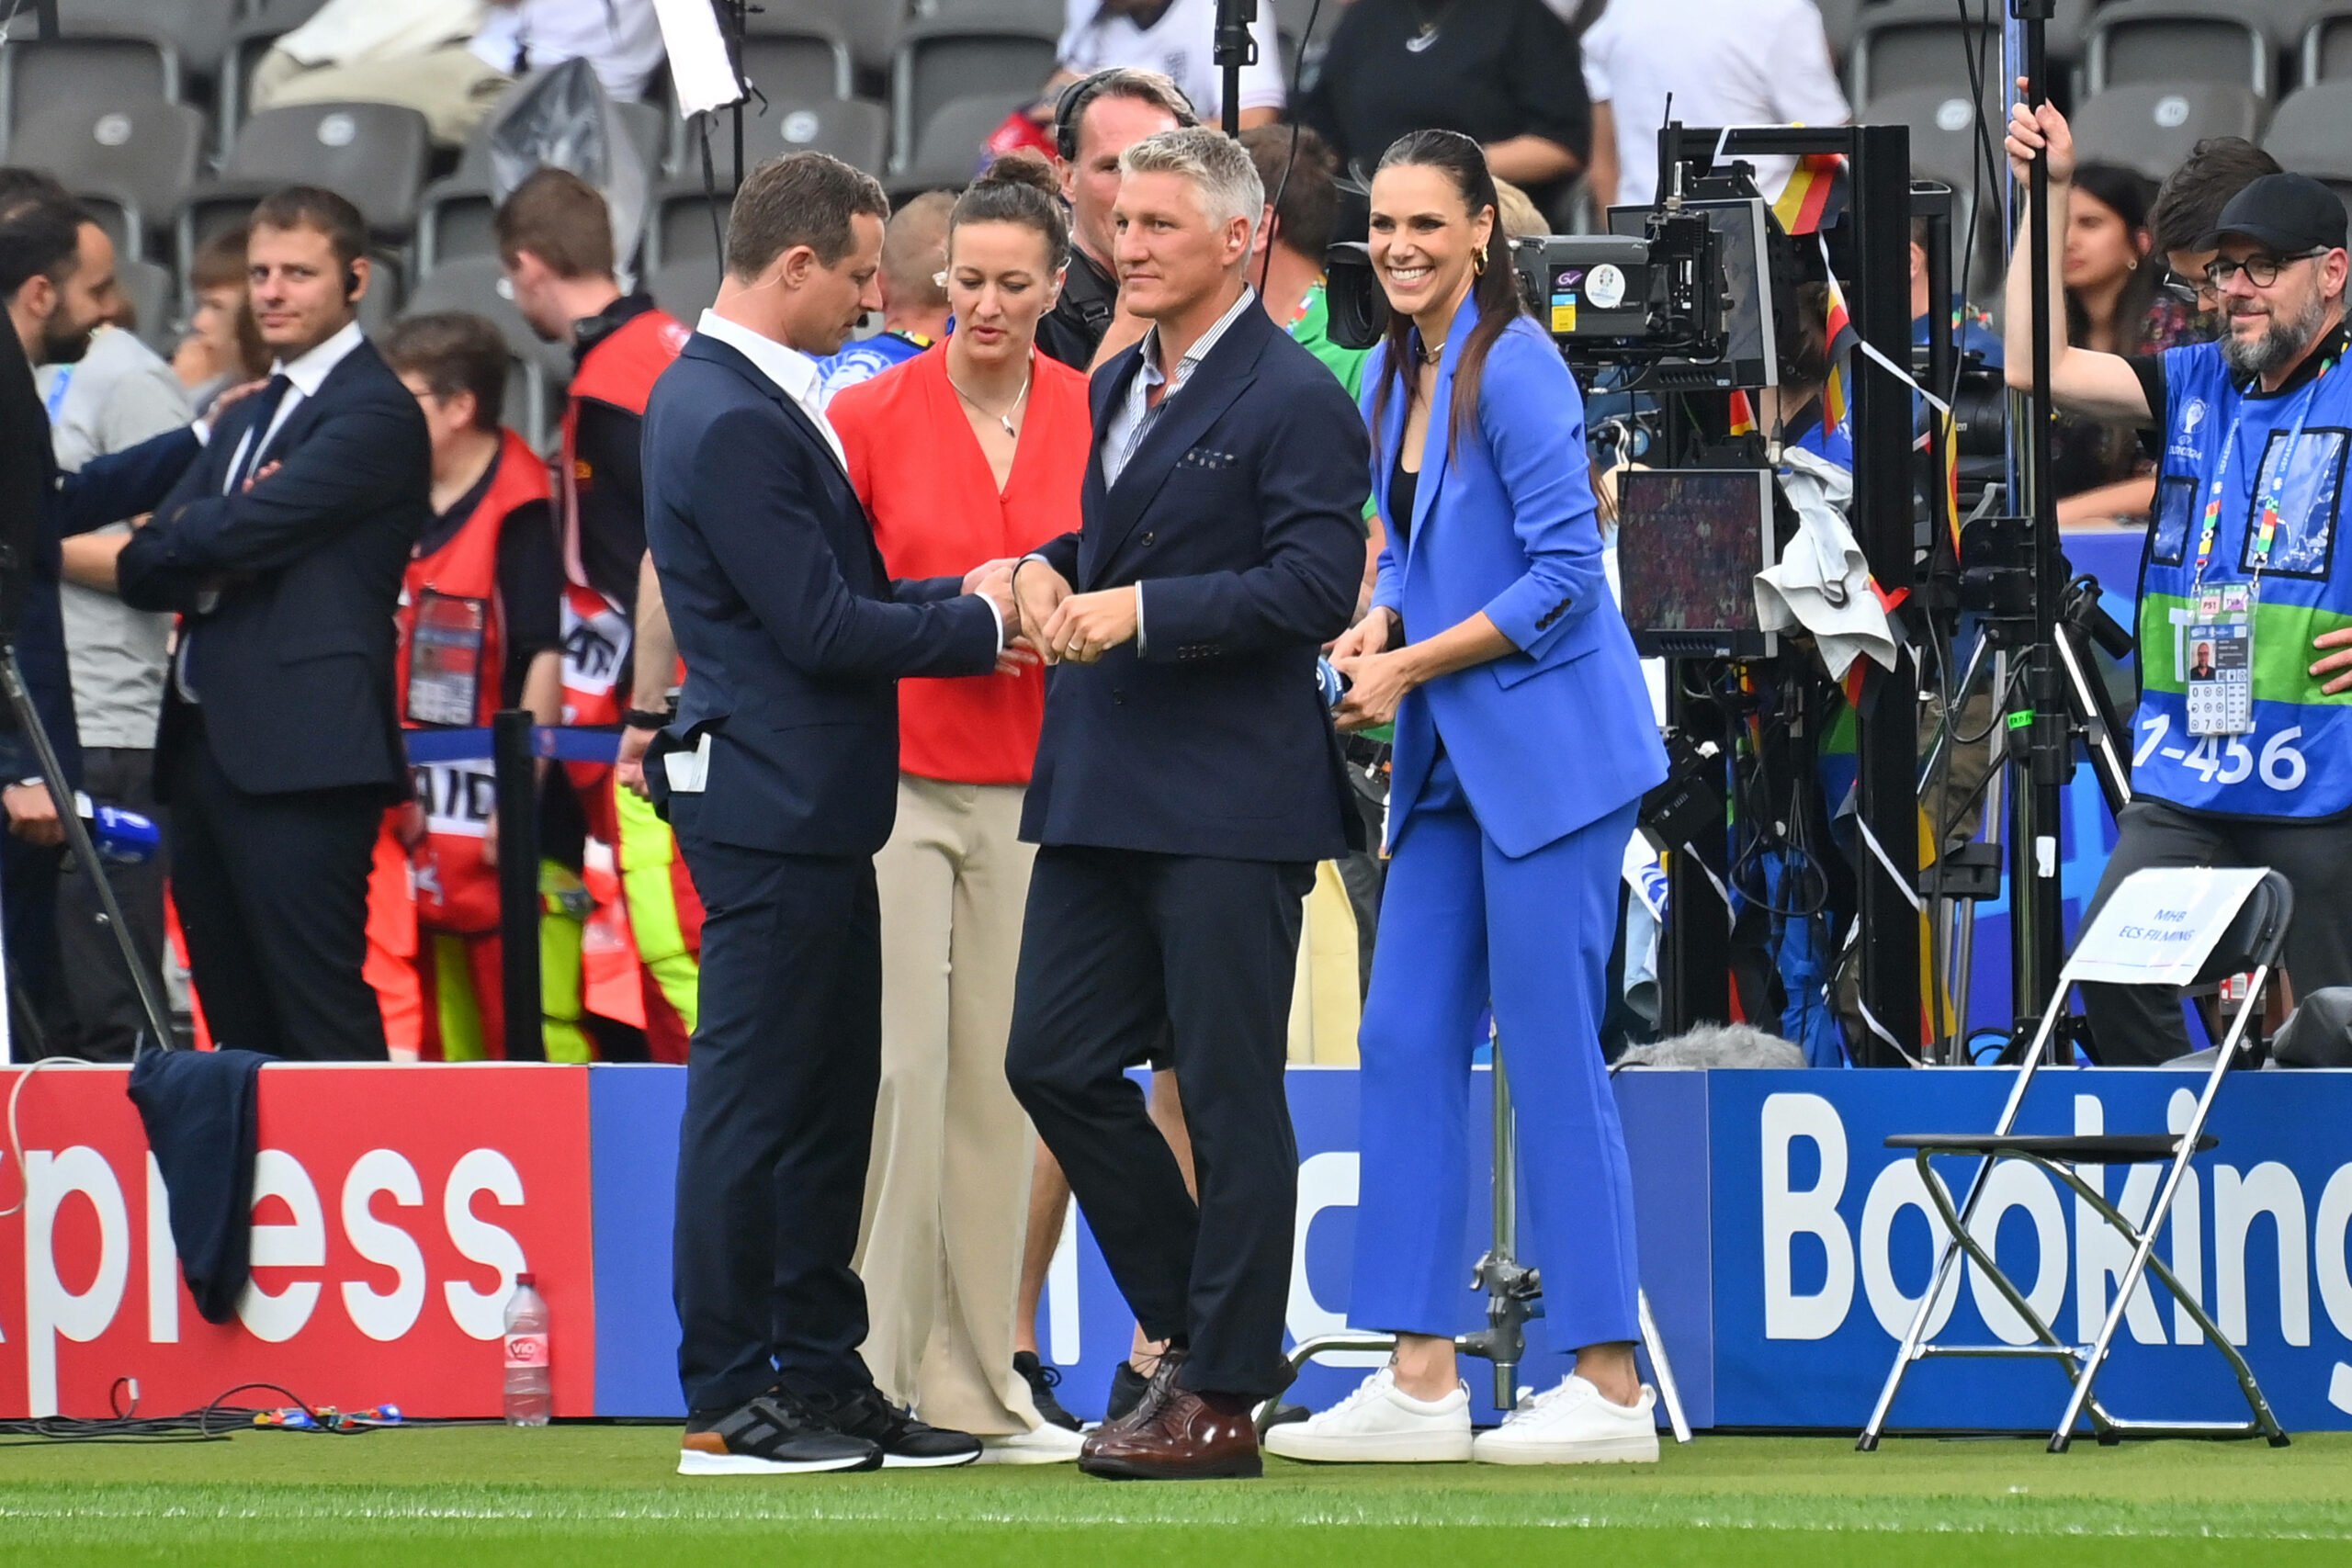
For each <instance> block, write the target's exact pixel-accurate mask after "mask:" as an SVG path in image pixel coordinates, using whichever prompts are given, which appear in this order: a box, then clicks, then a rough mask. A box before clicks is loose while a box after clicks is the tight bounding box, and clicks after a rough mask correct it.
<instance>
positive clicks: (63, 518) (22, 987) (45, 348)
mask: <svg viewBox="0 0 2352 1568" xmlns="http://www.w3.org/2000/svg"><path fill="white" fill-rule="evenodd" d="M0 302H5V303H6V307H7V311H8V318H9V327H10V331H9V332H8V333H6V334H5V335H6V341H7V343H8V344H9V349H8V358H7V363H6V365H0V379H4V380H5V383H6V384H5V388H0V390H5V393H6V398H7V400H8V401H7V404H6V409H5V411H0V422H5V423H6V425H7V426H8V429H9V432H10V434H11V435H12V436H15V437H17V439H20V440H24V441H28V442H31V443H33V444H34V445H36V446H38V447H39V451H38V454H37V455H36V456H35V457H34V460H33V467H32V469H31V472H32V473H33V474H34V475H36V476H37V478H38V482H39V485H40V491H39V501H38V503H37V504H36V505H35V506H33V507H32V508H31V509H29V510H28V512H26V513H24V514H23V516H22V517H21V518H19V519H16V520H12V521H11V522H10V524H9V525H8V527H7V529H6V533H5V535H0V536H5V537H6V539H7V540H8V541H9V544H10V546H11V547H13V548H14V549H16V550H17V552H18V556H19V560H20V563H21V565H22V566H23V568H24V570H22V571H20V572H11V573H9V574H8V582H7V587H8V590H9V592H12V593H13V594H14V595H16V599H15V602H14V603H12V604H8V605H6V607H5V609H0V620H5V621H6V625H7V626H8V628H9V630H10V632H11V634H12V635H13V637H14V638H15V642H16V649H17V663H18V665H19V667H20V668H21V670H22V671H23V673H24V678H25V687H26V691H27V693H28V694H29V695H30V696H31V698H32V702H33V708H34V711H35V712H36V713H37V714H39V715H40V721H41V728H42V729H43V730H45V731H46V732H47V733H48V737H49V740H50V743H51V746H53V747H54V748H55V749H56V751H57V758H58V763H59V766H60V767H61V768H62V770H63V772H64V774H65V779H66V782H67V783H68V784H72V785H74V786H76V787H78V786H79V784H80V783H81V773H82V750H81V742H80V739H79V737H78V735H77V733H76V730H77V727H76V725H75V723H74V691H73V684H72V682H71V680H70V679H69V677H68V671H67V667H66V658H65V626H64V620H63V616H62V609H61V606H60V604H59V599H58V582H59V573H60V567H61V564H62V558H61V553H60V549H59V540H60V539H61V538H62V537H63V536H67V535H71V534H85V533H88V532H89V531H91V530H92V529H95V528H101V527H104V526H106V525H107V524H109V523H119V522H121V521H123V520H124V519H126V518H130V517H134V516H138V515H140V514H141V513H146V512H148V511H150V510H152V509H153V507H154V505H155V503H156V502H159V501H161V500H162V499H163V498H164V494H165V493H166V492H167V491H170V489H171V488H172V485H173V484H174V482H175V481H176V480H177V479H179V477H180V475H181V474H182V473H183V472H184V471H186V469H187V467H188V465H189V464H190V463H191V462H193V461H194V460H195V459H196V457H197V455H198V453H199V452H200V451H201V450H202V444H201V441H200V439H199V437H198V434H197V433H196V432H195V431H194V430H176V431H171V432H167V433H166V434H162V435H158V436H156V437H155V438H153V440H151V441H145V442H141V443H140V444H139V445H138V446H131V447H129V448H126V449H125V450H123V451H121V452H119V453H114V454H109V455H107V456H105V457H97V458H94V459H93V460H92V461H90V462H89V463H87V464H86V465H85V466H84V468H82V469H81V470H80V471H79V472H75V473H60V472H59V471H58V468H57V457H56V453H55V451H54V449H53V448H52V446H51V443H50V419H49V413H48V411H47V409H46V408H44V407H43V405H42V403H41V400H40V398H39V397H38V396H37V395H35V393H34V390H33V380H32V376H31V373H30V370H31V367H39V366H43V365H65V366H69V367H70V366H72V365H74V363H76V362H78V361H79V360H80V359H81V357H82V355H83V354H84V352H85V350H87V349H88V347H89V346H90V336H91V333H92V332H93V330H94V329H95V328H96V326H97V324H98V323H99V322H100V321H105V320H107V318H108V317H109V316H111V315H113V314H114V313H115V312H116V311H117V310H119V307H120V295H119V284H118V282H117V279H116V276H115V266H114V247H113V245H112V244H110V243H108V242H107V237H106V231H104V230H102V229H100V228H99V227H98V226H97V224H96V222H95V221H93V220H91V218H90V215H89V214H88V213H87V212H86V211H85V210H84V209H83V208H82V206H81V204H80V203H78V202H76V201H75V200H74V198H73V197H71V196H69V195H67V194H66V192H65V190H64V188H63V187H62V186H59V185H58V184H57V183H56V182H55V181H54V180H51V179H50V178H49V177H47V176H46V175H37V174H34V173H32V172H30V171H28V170H19V169H9V170H5V171H0ZM20 354H21V356H22V357H21V359H19V357H18V356H19V355H20ZM16 731H17V719H16V716H15V714H13V713H11V712H9V711H8V710H7V708H6V705H0V807H5V809H6V817H7V827H8V832H7V837H6V840H0V898H5V916H0V919H4V920H5V925H6V947H7V952H8V960H9V963H8V967H9V969H10V971H11V973H10V976H9V979H10V981H11V983H13V984H14V985H15V986H17V988H18V989H19V991H20V992H21V993H22V994H23V995H24V996H25V998H26V999H27V1000H28V1003H29V1004H30V1006H31V1009H32V1011H33V1014H34V1016H35V1017H36V1018H37V1019H40V1021H43V1022H47V1021H49V1020H50V1019H51V1017H53V1016H54V1010H55V1008H56V1007H57V1005H58V1004H59V1003H60V1002H61V1001H62V989H61V981H62V973H61V971H62V962H63V961H62V957H61V955H60V953H59V949H58V930H57V919H56V911H57V877H58V869H59V865H60V863H61V860H62V853H63V852H62V848H61V846H62V843H63V840H64V828H63V825H62V823H61V822H60V821H59V819H58V815H57V812H58V805H57V802H56V801H55V800H54V799H53V798H52V797H51V792H50V788H49V785H48V783H47V781H46V780H45V779H43V778H42V776H41V770H40V761H39V760H38V756H37V754H36V753H35V751H34V750H33V747H32V743H31V739H30V738H29V737H27V736H24V735H22V734H18V733H16Z"/></svg>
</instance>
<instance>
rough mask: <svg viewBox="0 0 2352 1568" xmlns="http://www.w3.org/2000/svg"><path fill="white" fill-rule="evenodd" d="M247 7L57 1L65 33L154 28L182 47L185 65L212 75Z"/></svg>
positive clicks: (183, 1)
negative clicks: (222, 50) (230, 33)
mask: <svg viewBox="0 0 2352 1568" xmlns="http://www.w3.org/2000/svg"><path fill="white" fill-rule="evenodd" d="M242 12H243V6H241V4H240V0H168V3H164V4H159V3H158V0H58V5H57V17H58V21H59V23H60V25H61V26H62V29H63V31H64V33H65V36H66V37H68V38H72V37H74V36H75V35H77V34H83V33H124V32H141V33H153V34H154V35H155V36H156V37H159V38H165V39H170V40H171V41H172V43H173V45H174V46H175V48H177V49H178V51H179V54H180V69H181V70H182V71H184V72H185V73H187V75H189V76H191V77H204V78H207V79H209V78H210V77H211V75H212V74H213V73H215V72H216V71H218V70H219V69H220V51H221V48H222V46H223V45H224V44H225V43H226V42H227V40H228V37H229V30H230V28H232V27H234V26H235V25H236V23H237V20H238V18H239V17H240V15H241V14H242Z"/></svg>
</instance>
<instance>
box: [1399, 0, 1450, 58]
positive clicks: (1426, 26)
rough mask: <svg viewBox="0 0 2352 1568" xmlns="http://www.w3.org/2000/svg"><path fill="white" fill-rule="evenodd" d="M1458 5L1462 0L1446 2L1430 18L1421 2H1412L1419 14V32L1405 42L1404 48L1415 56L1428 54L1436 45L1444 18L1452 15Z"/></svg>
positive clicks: (1443, 24)
mask: <svg viewBox="0 0 2352 1568" xmlns="http://www.w3.org/2000/svg"><path fill="white" fill-rule="evenodd" d="M1460 4H1462V0H1446V3H1445V4H1444V5H1443V6H1440V7H1439V8H1438V13H1437V15H1436V16H1434V17H1432V16H1430V14H1429V11H1428V10H1427V8H1426V7H1424V6H1422V4H1421V0H1413V9H1414V10H1415V11H1416V12H1418V13H1419V16H1420V18H1421V26H1420V30H1419V31H1418V32H1416V33H1415V34H1414V35H1413V36H1412V37H1411V38H1408V39H1406V40H1405V47H1406V48H1407V49H1408V50H1409V51H1412V52H1413V53H1415V54H1426V53H1428V52H1429V51H1430V49H1431V48H1432V47H1433V46H1434V45H1435V44H1436V43H1437V38H1438V31H1439V29H1440V28H1443V27H1444V26H1445V22H1446V18H1447V17H1451V16H1453V8H1454V7H1455V6H1459V5H1460Z"/></svg>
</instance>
